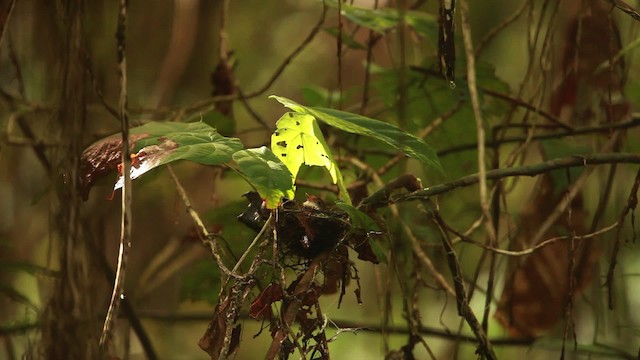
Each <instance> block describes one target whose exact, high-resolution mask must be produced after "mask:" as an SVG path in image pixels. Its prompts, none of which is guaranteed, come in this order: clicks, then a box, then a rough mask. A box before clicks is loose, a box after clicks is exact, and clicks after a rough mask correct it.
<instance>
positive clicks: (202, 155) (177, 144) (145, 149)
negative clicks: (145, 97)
mask: <svg viewBox="0 0 640 360" xmlns="http://www.w3.org/2000/svg"><path fill="white" fill-rule="evenodd" d="M110 138H112V137H110ZM110 138H107V139H110ZM107 139H105V140H107ZM115 139H120V137H119V136H116V138H115ZM103 141H104V140H103ZM130 141H131V143H132V148H133V151H132V153H134V154H135V158H134V159H133V160H132V167H131V179H135V178H137V177H139V176H141V175H142V174H144V173H146V172H148V171H149V170H151V169H154V168H156V167H158V166H161V165H164V164H167V163H170V162H173V161H176V160H190V161H194V162H197V163H200V164H204V165H218V164H223V163H225V162H228V161H231V155H232V154H233V153H234V152H236V151H238V150H240V149H242V143H241V142H240V140H238V139H235V138H227V137H224V136H222V135H220V134H218V132H217V131H216V129H214V128H212V127H211V126H209V125H207V124H205V123H203V122H196V123H178V122H150V123H147V124H145V125H142V126H139V127H136V128H132V129H131V131H130ZM113 150H115V151H116V152H117V153H118V154H119V149H118V148H117V147H115V148H114V149H113ZM83 157H84V154H83ZM116 160H117V161H118V163H119V160H118V157H116ZM123 182H124V179H123V178H122V176H121V177H120V178H119V179H118V181H117V182H116V185H115V186H114V189H119V188H121V187H122V185H123Z"/></svg>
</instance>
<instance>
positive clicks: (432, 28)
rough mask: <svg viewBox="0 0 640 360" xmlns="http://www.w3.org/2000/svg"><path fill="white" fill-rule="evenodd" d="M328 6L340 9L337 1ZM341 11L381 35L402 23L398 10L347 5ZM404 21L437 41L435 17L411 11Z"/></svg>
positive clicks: (421, 33) (419, 32)
mask: <svg viewBox="0 0 640 360" xmlns="http://www.w3.org/2000/svg"><path fill="white" fill-rule="evenodd" d="M327 4H328V5H329V6H331V7H333V8H338V3H337V1H334V0H332V1H327ZM341 9H342V15H343V16H345V17H346V18H347V19H349V20H351V21H352V22H353V23H355V24H358V25H360V26H362V27H365V28H367V29H371V30H373V31H375V32H378V33H381V34H382V33H384V32H386V31H387V30H389V29H392V28H394V27H396V26H397V25H398V22H399V21H400V13H399V12H398V10H397V9H392V8H380V9H370V8H362V7H357V6H351V5H349V4H345V3H343V4H342V5H341ZM404 19H405V22H406V23H407V24H408V25H410V26H411V27H413V28H414V30H415V31H416V32H417V33H418V34H420V35H422V36H425V37H427V38H429V39H437V34H438V25H437V21H436V19H435V17H433V16H431V15H429V14H426V13H423V12H419V11H411V10H410V11H405V13H404Z"/></svg>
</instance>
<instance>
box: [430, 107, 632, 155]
mask: <svg viewBox="0 0 640 360" xmlns="http://www.w3.org/2000/svg"><path fill="white" fill-rule="evenodd" d="M639 125H640V113H635V114H633V115H632V118H631V120H629V121H625V122H620V123H615V124H606V125H596V126H589V127H584V128H581V129H575V130H573V131H571V132H562V133H553V134H543V135H534V136H531V137H526V136H514V137H505V138H503V139H500V140H490V141H487V142H486V143H485V146H487V147H495V146H498V145H502V144H509V143H520V142H524V141H528V140H547V139H561V138H565V137H568V136H576V135H590V134H594V133H606V134H609V133H611V131H613V130H619V129H628V128H632V127H636V126H639ZM538 127H542V126H540V125H539V126H538ZM477 147H478V145H477V144H476V143H472V144H463V145H458V146H452V147H450V148H447V149H443V150H440V151H438V152H437V153H438V156H445V155H449V154H452V153H456V152H459V151H465V150H475V149H476V148H477Z"/></svg>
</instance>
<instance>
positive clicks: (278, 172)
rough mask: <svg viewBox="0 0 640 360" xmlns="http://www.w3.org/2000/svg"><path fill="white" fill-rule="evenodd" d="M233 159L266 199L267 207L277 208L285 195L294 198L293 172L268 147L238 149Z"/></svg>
mask: <svg viewBox="0 0 640 360" xmlns="http://www.w3.org/2000/svg"><path fill="white" fill-rule="evenodd" d="M233 160H234V161H235V162H236V163H237V164H238V168H239V169H240V172H242V173H243V174H244V175H246V180H247V181H249V182H250V183H251V184H252V185H253V186H254V187H255V188H256V190H257V191H258V193H259V194H260V196H261V197H262V198H263V199H265V200H266V204H267V209H275V208H277V207H278V204H280V202H281V200H282V198H283V197H286V198H288V199H293V197H294V196H295V192H294V187H293V176H292V175H291V172H290V171H289V169H287V166H286V165H285V164H284V163H283V162H282V161H280V159H279V158H278V157H277V156H276V155H275V154H274V153H273V152H271V150H269V149H268V148H267V147H265V146H263V147H261V148H259V149H246V150H241V151H238V152H236V153H235V154H233Z"/></svg>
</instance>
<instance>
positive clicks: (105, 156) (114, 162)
mask: <svg viewBox="0 0 640 360" xmlns="http://www.w3.org/2000/svg"><path fill="white" fill-rule="evenodd" d="M147 137H149V134H133V135H131V136H129V146H130V149H133V148H134V146H135V144H136V142H137V141H138V140H141V139H144V138H147ZM121 161H122V135H121V134H115V135H111V136H109V137H106V138H104V139H102V140H100V141H98V142H96V143H94V144H92V145H91V146H89V147H88V148H87V149H86V150H85V151H84V152H82V156H81V157H80V179H79V180H80V181H79V186H80V194H81V195H82V198H83V199H84V200H87V199H88V198H89V191H90V190H91V187H92V186H93V185H94V184H95V182H96V181H98V180H99V179H100V178H102V177H104V176H106V175H107V174H109V173H110V172H112V171H114V170H117V169H118V165H120V164H121Z"/></svg>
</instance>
